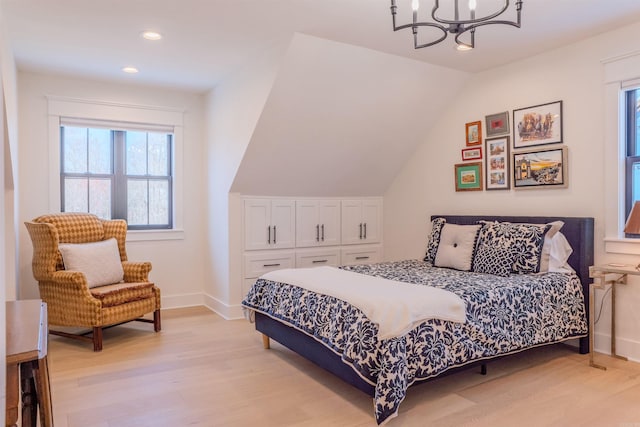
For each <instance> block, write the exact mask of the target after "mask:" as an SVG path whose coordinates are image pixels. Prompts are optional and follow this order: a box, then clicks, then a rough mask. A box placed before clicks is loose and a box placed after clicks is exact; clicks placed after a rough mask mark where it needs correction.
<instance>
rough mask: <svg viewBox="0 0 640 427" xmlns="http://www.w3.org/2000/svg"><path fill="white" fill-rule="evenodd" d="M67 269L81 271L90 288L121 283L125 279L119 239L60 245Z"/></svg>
mask: <svg viewBox="0 0 640 427" xmlns="http://www.w3.org/2000/svg"><path fill="white" fill-rule="evenodd" d="M58 249H60V253H61V254H62V260H63V261H64V268H65V270H73V271H80V272H82V273H84V275H85V277H86V278H87V284H88V285H89V287H90V288H94V287H96V286H103V285H112V284H114V283H119V282H121V281H122V279H124V270H123V269H122V261H121V260H120V251H119V250H118V241H117V240H116V239H115V238H113V237H112V238H110V239H107V240H103V241H100V242H92V243H61V244H60V245H58Z"/></svg>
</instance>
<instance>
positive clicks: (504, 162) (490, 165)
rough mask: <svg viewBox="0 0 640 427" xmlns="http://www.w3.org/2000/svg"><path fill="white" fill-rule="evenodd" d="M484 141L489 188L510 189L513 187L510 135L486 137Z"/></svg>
mask: <svg viewBox="0 0 640 427" xmlns="http://www.w3.org/2000/svg"><path fill="white" fill-rule="evenodd" d="M484 143H485V149H484V152H485V167H484V170H485V171H486V172H485V176H486V183H487V190H508V189H509V188H511V185H510V182H511V176H510V175H509V159H510V157H509V137H508V136H503V137H500V138H491V139H485V141H484Z"/></svg>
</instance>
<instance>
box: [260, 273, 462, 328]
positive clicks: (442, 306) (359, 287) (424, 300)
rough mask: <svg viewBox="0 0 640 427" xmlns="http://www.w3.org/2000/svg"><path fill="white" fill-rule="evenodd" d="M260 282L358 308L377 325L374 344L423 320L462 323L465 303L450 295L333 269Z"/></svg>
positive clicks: (276, 276) (273, 275)
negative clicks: (324, 297)
mask: <svg viewBox="0 0 640 427" xmlns="http://www.w3.org/2000/svg"><path fill="white" fill-rule="evenodd" d="M262 279H265V280H271V281H273V282H280V283H287V284H290V285H295V286H298V287H301V288H303V289H306V290H309V291H313V292H317V293H320V294H324V295H328V296H332V297H335V298H338V299H340V300H342V301H347V302H349V303H350V304H351V305H353V306H355V307H357V308H359V309H360V310H362V312H363V313H364V314H365V316H367V318H368V319H369V320H371V321H372V322H374V323H376V324H377V325H378V340H385V339H389V338H395V337H400V336H402V335H404V334H406V333H407V332H409V331H410V330H412V329H413V328H414V327H415V326H416V325H417V324H419V323H421V322H423V321H425V320H427V319H440V320H447V321H451V322H456V323H464V321H465V317H466V314H465V303H464V302H463V301H462V299H461V298H460V297H459V296H457V295H456V294H454V293H453V292H450V291H447V290H444V289H439V288H434V287H431V286H418V285H415V284H411V283H404V282H398V281H395V280H388V279H383V278H381V277H374V276H368V275H365V274H360V273H354V272H351V271H345V270H341V269H338V268H334V267H314V268H298V269H284V270H276V271H272V272H269V273H267V274H265V275H263V276H262Z"/></svg>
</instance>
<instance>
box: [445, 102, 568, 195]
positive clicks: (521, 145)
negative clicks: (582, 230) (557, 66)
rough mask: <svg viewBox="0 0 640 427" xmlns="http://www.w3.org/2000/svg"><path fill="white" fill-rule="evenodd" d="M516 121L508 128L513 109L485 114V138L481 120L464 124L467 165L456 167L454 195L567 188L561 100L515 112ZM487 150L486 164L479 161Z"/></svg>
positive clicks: (463, 155)
mask: <svg viewBox="0 0 640 427" xmlns="http://www.w3.org/2000/svg"><path fill="white" fill-rule="evenodd" d="M512 118H513V121H512V122H511V123H512V126H510V125H509V111H504V112H500V113H495V114H489V115H487V116H485V118H484V122H485V123H484V129H485V131H486V138H484V140H483V135H482V122H481V121H475V122H470V123H466V125H465V146H466V148H463V149H462V151H461V157H462V162H463V163H458V164H456V165H454V170H455V179H456V181H455V189H456V191H482V190H483V189H484V188H486V190H509V189H511V186H512V185H513V188H514V189H516V190H519V189H531V188H538V189H540V188H566V187H567V186H568V180H567V156H568V153H567V147H566V146H564V145H562V142H563V140H562V127H563V123H562V119H563V117H562V101H555V102H549V103H546V104H540V105H534V106H531V107H525V108H518V109H514V110H513V116H512ZM510 128H512V129H513V132H511V130H510ZM483 141H484V144H483ZM483 146H484V162H482V161H479V162H478V161H477V160H482V159H483ZM471 160H474V161H475V162H473V163H471V162H469V161H471ZM483 166H484V167H483ZM483 169H484V171H483ZM483 172H484V173H483Z"/></svg>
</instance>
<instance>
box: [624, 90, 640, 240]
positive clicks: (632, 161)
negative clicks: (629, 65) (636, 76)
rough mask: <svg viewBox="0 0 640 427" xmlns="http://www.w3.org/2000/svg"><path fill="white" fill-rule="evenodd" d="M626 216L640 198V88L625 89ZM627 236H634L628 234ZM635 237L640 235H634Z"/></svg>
mask: <svg viewBox="0 0 640 427" xmlns="http://www.w3.org/2000/svg"><path fill="white" fill-rule="evenodd" d="M624 96H625V132H626V136H625V140H626V157H625V195H624V200H625V205H624V209H625V218H627V217H628V216H629V213H630V212H631V207H632V206H633V204H634V202H636V201H638V200H640V89H638V88H634V89H631V90H627V91H625V94H624ZM627 237H632V236H630V235H627ZM633 237H640V236H637V235H633Z"/></svg>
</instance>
